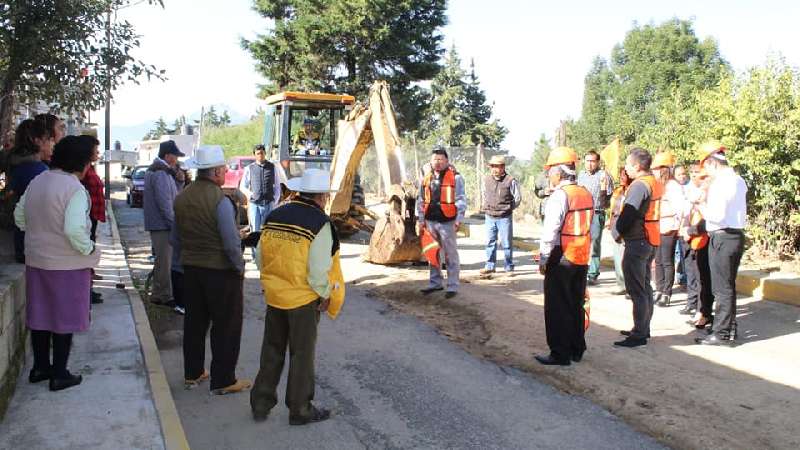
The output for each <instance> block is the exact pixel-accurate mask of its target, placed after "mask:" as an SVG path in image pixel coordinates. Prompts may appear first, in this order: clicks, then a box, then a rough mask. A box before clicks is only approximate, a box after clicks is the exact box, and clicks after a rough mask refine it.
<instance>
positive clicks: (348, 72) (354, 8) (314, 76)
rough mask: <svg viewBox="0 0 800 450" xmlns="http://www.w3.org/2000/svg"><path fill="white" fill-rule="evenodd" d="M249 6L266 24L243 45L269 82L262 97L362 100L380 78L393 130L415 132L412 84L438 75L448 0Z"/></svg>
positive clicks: (417, 96) (284, 1)
mask: <svg viewBox="0 0 800 450" xmlns="http://www.w3.org/2000/svg"><path fill="white" fill-rule="evenodd" d="M254 9H255V10H256V11H257V12H258V13H259V14H260V15H261V16H263V17H264V18H266V19H269V20H270V22H271V23H270V25H271V27H270V29H269V30H268V31H267V32H266V33H265V34H263V35H259V36H258V38H257V39H255V40H252V41H249V40H242V46H243V48H245V49H246V50H248V51H249V52H250V54H251V55H252V56H253V58H254V59H255V60H256V68H257V69H258V71H259V72H261V73H262V74H263V75H264V76H265V77H266V78H267V79H268V80H269V83H268V84H266V85H264V86H262V87H261V95H266V94H271V93H275V92H279V91H283V90H287V89H299V90H306V91H323V90H326V89H327V90H333V91H336V92H347V93H350V94H353V95H355V96H357V97H359V98H365V97H366V94H367V93H368V91H369V87H370V85H371V84H372V82H373V81H375V80H379V79H382V80H386V81H388V82H389V84H390V85H391V87H392V90H393V97H394V99H395V103H396V106H397V110H398V115H399V117H398V122H399V126H400V127H401V128H403V129H410V128H415V127H416V124H417V122H416V120H418V119H419V114H418V110H419V109H420V108H422V107H424V103H422V102H424V100H425V95H424V93H423V91H422V90H421V89H420V88H419V87H417V86H412V84H413V83H415V82H417V81H421V80H430V79H431V78H433V76H434V75H436V73H437V72H438V70H439V64H438V61H439V58H440V56H441V54H442V49H441V42H442V39H443V36H442V34H441V32H440V28H441V27H442V26H444V25H445V24H446V22H447V19H446V15H445V12H446V9H447V2H446V0H399V1H398V0H356V1H354V0H328V1H318V0H256V1H254Z"/></svg>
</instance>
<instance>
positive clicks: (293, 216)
mask: <svg viewBox="0 0 800 450" xmlns="http://www.w3.org/2000/svg"><path fill="white" fill-rule="evenodd" d="M326 223H330V219H329V218H328V216H327V215H325V213H324V212H323V211H322V209H320V208H319V207H318V206H317V205H316V204H313V203H311V202H307V201H305V200H304V199H302V198H298V199H296V200H294V201H291V202H289V203H288V204H286V205H283V206H281V207H279V208H278V209H276V210H274V211H273V212H272V213H271V214H270V215H269V216H268V217H267V221H266V223H264V225H263V227H262V228H261V239H260V247H261V285H262V286H263V288H264V296H265V298H266V302H267V304H268V305H269V306H272V307H273V308H278V309H295V308H299V307H301V306H305V305H307V304H309V303H311V302H313V301H315V300H317V298H319V294H317V292H316V291H314V289H312V288H311V286H310V285H309V284H308V257H309V250H310V248H311V242H312V241H313V240H314V238H315V237H316V236H317V234H319V232H320V230H321V229H322V227H323V226H325V224H326ZM330 229H331V232H332V233H333V245H332V246H331V256H332V264H331V269H330V271H329V272H328V281H329V282H330V286H331V290H330V297H329V298H330V306H329V307H328V315H329V316H330V317H331V318H332V319H335V318H336V316H337V315H338V314H339V311H340V310H341V309H342V305H343V304H344V295H345V287H344V276H343V275H342V266H341V263H340V260H339V239H338V237H337V235H336V229H335V228H334V227H333V224H332V223H331V225H330Z"/></svg>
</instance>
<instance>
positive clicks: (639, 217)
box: [611, 148, 664, 347]
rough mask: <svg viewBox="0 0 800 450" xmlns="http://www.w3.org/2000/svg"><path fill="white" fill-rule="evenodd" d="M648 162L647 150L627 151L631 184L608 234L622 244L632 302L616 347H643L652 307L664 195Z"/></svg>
mask: <svg viewBox="0 0 800 450" xmlns="http://www.w3.org/2000/svg"><path fill="white" fill-rule="evenodd" d="M652 162H653V157H652V156H651V155H650V153H649V152H648V151H647V150H645V149H642V148H634V149H632V150H631V152H630V154H629V155H628V158H627V159H626V161H625V171H626V172H627V173H628V176H629V177H631V178H633V182H632V183H631V185H630V187H628V190H627V191H626V194H625V204H624V205H623V206H622V212H621V213H620V215H619V218H618V219H617V223H616V225H615V226H614V228H613V229H612V230H611V235H612V236H613V237H614V240H615V241H617V242H622V240H625V253H624V254H623V257H622V272H623V274H624V277H625V289H626V290H627V291H628V295H630V296H631V301H632V302H633V329H632V330H630V331H628V330H622V331H620V334H622V335H623V336H625V339H624V340H621V341H618V342H614V345H616V346H619V347H638V346H640V345H646V344H647V339H649V338H650V319H652V318H653V303H654V301H653V288H652V286H650V265H651V264H652V263H653V258H654V257H655V248H656V247H658V245H659V243H660V242H661V233H660V228H659V222H660V214H659V205H660V202H661V196H662V195H663V193H664V186H663V185H662V184H661V183H660V182H659V181H658V180H656V179H655V177H653V174H652V173H651V172H650V164H651V163H652Z"/></svg>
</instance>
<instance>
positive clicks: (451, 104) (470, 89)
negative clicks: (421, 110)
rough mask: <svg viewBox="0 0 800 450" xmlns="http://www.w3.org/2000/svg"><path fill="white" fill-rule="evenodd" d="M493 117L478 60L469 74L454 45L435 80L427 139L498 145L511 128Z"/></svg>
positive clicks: (428, 141)
mask: <svg viewBox="0 0 800 450" xmlns="http://www.w3.org/2000/svg"><path fill="white" fill-rule="evenodd" d="M491 117H492V107H491V105H489V104H487V102H486V94H485V93H484V91H483V90H482V89H481V87H480V83H479V81H478V77H477V75H476V74H475V65H474V62H473V63H472V64H471V70H470V73H469V74H468V73H467V72H466V71H465V70H464V69H463V68H462V67H461V59H460V58H459V56H458V51H457V49H456V48H455V46H453V48H451V49H450V51H449V52H448V54H447V57H446V58H445V63H444V67H443V68H442V70H441V71H440V72H439V74H437V75H436V77H435V78H434V79H433V82H432V83H431V103H430V105H429V107H428V111H427V116H426V119H425V121H424V126H423V130H422V131H423V139H424V142H425V143H426V144H428V145H434V144H442V145H445V146H449V147H458V146H474V145H478V144H481V143H482V144H483V145H484V147H486V148H488V149H496V148H498V147H499V146H500V143H501V142H502V140H503V139H504V138H505V136H506V134H507V130H506V129H505V128H504V127H503V126H502V125H500V123H499V122H498V121H497V120H491Z"/></svg>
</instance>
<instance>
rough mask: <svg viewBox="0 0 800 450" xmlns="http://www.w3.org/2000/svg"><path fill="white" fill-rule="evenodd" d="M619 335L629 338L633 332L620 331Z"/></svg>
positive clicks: (648, 337)
mask: <svg viewBox="0 0 800 450" xmlns="http://www.w3.org/2000/svg"><path fill="white" fill-rule="evenodd" d="M619 334H621V335H623V336H630V335H631V334H633V332H632V331H630V330H620V332H619ZM647 339H650V333H648V334H647Z"/></svg>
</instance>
